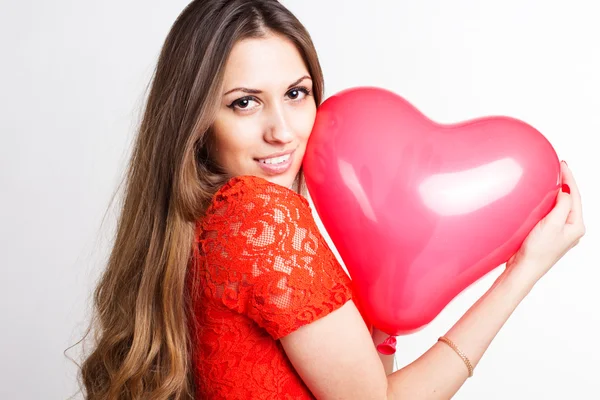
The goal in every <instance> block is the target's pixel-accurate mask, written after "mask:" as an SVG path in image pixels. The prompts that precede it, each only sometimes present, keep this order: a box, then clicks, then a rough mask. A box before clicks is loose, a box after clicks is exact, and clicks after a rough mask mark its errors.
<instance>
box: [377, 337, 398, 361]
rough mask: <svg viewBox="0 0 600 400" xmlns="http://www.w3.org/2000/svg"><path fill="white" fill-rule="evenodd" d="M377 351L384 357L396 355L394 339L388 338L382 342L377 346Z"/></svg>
mask: <svg viewBox="0 0 600 400" xmlns="http://www.w3.org/2000/svg"><path fill="white" fill-rule="evenodd" d="M377 351H378V352H380V353H381V354H384V355H386V356H389V355H392V354H394V353H396V337H395V336H389V337H388V338H387V339H385V340H384V341H383V342H381V343H380V344H378V345H377Z"/></svg>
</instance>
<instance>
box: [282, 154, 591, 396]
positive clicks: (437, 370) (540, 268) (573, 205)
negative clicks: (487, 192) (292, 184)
mask: <svg viewBox="0 0 600 400" xmlns="http://www.w3.org/2000/svg"><path fill="white" fill-rule="evenodd" d="M562 172H563V174H562V175H563V179H564V183H566V184H568V185H569V186H570V188H571V195H570V196H569V195H568V194H567V193H565V192H560V193H559V195H558V198H557V203H556V206H555V207H554V209H553V210H552V211H551V212H550V213H549V214H548V215H547V216H546V217H545V218H544V219H543V220H542V221H540V223H538V225H536V227H535V228H534V229H533V230H532V232H531V233H530V234H529V235H528V237H527V239H526V240H525V242H524V243H523V245H522V246H521V248H520V249H519V251H518V252H517V253H516V254H515V255H514V256H513V257H512V258H511V259H510V260H509V262H508V263H507V269H506V270H505V271H504V273H503V274H502V275H501V276H500V277H499V278H498V279H497V280H496V282H495V283H494V285H493V286H492V287H491V288H490V289H489V290H488V292H487V293H486V294H485V295H483V296H482V297H481V299H480V300H478V301H477V302H476V303H475V304H474V305H473V306H472V307H471V308H470V309H469V311H467V313H466V314H465V315H464V316H463V317H462V318H461V319H460V320H459V321H458V322H457V323H456V324H455V325H454V327H452V329H450V331H449V332H448V333H447V335H446V336H447V337H448V338H450V339H451V340H452V341H454V342H455V343H456V344H457V345H458V347H459V348H460V349H461V350H462V351H463V352H464V353H465V354H466V355H467V357H468V358H469V359H470V361H471V363H472V364H473V365H474V366H476V365H477V363H478V362H479V360H480V359H481V357H482V355H483V353H484V352H485V350H486V349H487V348H488V346H489V344H490V343H491V341H492V340H493V338H494V337H495V336H496V334H497V333H498V331H499V330H500V328H501V327H502V326H503V325H504V323H505V322H506V320H507V319H508V318H509V316H510V315H511V314H512V312H513V311H514V309H515V308H516V307H517V305H518V304H519V303H520V302H521V301H522V299H523V298H524V297H525V296H526V295H527V294H528V293H529V291H530V290H531V288H532V287H533V286H534V284H535V283H536V282H537V281H538V280H539V279H540V278H541V277H542V276H543V275H544V274H545V273H546V272H547V271H548V270H549V269H550V268H551V267H552V266H553V265H554V264H555V263H556V262H557V261H558V260H559V259H560V258H561V257H562V256H563V255H564V254H565V253H566V252H567V251H568V250H569V249H570V248H572V247H573V246H574V245H575V244H576V243H577V242H578V240H579V238H581V237H582V236H583V234H584V232H585V228H584V226H583V219H582V216H581V201H580V198H579V192H578V190H577V187H576V185H575V181H574V179H573V177H572V175H571V173H570V171H569V170H568V168H567V167H566V166H565V165H563V171H562ZM340 331H341V332H343V333H344V334H343V335H340V334H339V332H340ZM281 343H282V345H283V347H284V349H285V351H286V353H287V355H288V357H289V359H290V360H291V362H292V364H293V365H294V367H295V368H296V370H297V371H298V373H299V375H300V376H301V377H302V379H303V380H304V382H305V383H306V384H307V386H308V387H309V388H310V389H311V391H312V392H313V394H314V395H315V396H316V397H317V398H318V399H378V400H381V399H386V398H388V399H410V400H417V399H449V398H451V397H452V396H453V395H454V394H455V393H456V392H457V391H458V389H459V388H460V387H461V386H462V384H463V383H464V381H465V380H466V378H467V368H466V367H465V365H464V364H463V362H462V360H461V359H460V358H459V357H458V356H457V355H456V353H454V351H453V350H452V349H451V348H449V347H448V346H446V345H445V344H443V343H436V344H434V345H433V346H432V347H431V348H430V349H429V350H428V351H427V352H426V353H425V354H423V355H422V356H421V357H419V358H418V359H417V360H416V361H414V362H413V363H411V364H410V365H408V366H406V367H404V368H402V369H400V370H398V371H396V372H394V373H392V374H391V375H389V376H387V377H386V374H385V370H384V367H383V365H382V362H381V360H380V359H379V357H378V356H377V352H376V350H375V347H374V346H373V338H372V337H371V335H370V333H369V331H368V329H367V327H366V325H365V324H364V321H363V319H362V317H361V315H360V313H359V312H358V310H357V309H356V306H355V305H354V303H353V302H352V301H349V302H348V303H346V304H345V305H344V306H342V307H341V308H340V309H338V310H336V311H334V312H332V313H330V314H328V315H327V316H325V317H323V318H321V319H318V320H316V321H314V322H312V323H310V324H308V325H305V326H303V327H301V328H299V329H297V330H296V331H294V332H292V333H291V334H289V335H287V336H285V337H283V338H282V339H281Z"/></svg>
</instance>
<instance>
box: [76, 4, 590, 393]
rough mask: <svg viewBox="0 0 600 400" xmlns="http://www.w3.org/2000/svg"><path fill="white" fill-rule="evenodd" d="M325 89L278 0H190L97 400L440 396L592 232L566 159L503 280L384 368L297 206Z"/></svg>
mask: <svg viewBox="0 0 600 400" xmlns="http://www.w3.org/2000/svg"><path fill="white" fill-rule="evenodd" d="M322 95H323V77H322V73H321V69H320V66H319V62H318V59H317V55H316V52H315V49H314V47H313V44H312V42H311V39H310V37H309V35H308V33H307V32H306V31H305V29H304V28H303V26H302V25H301V24H300V23H299V22H298V21H297V20H296V18H295V17H294V16H293V15H292V14H291V13H290V12H289V11H288V10H286V9H285V8H284V7H283V6H282V5H280V4H279V3H278V2H276V1H275V0H210V1H209V0H204V1H194V2H192V3H191V4H190V5H189V6H188V7H187V8H186V9H185V10H184V11H183V13H182V14H181V15H180V16H179V18H178V19H177V21H176V22H175V24H174V26H173V27H172V29H171V32H170V33H169V35H168V37H167V39H166V42H165V44H164V47H163V50H162V53H161V55H160V59H159V61H158V65H157V69H156V72H155V76H154V79H153V83H152V88H151V91H150V94H149V98H148V102H147V105H146V110H145V114H144V118H143V121H142V124H141V127H140V130H139V134H138V137H137V141H136V143H135V147H134V151H133V155H132V159H131V163H130V167H129V171H128V175H127V186H126V192H125V199H124V204H123V210H122V213H121V217H120V220H119V225H118V231H117V237H116V242H115V246H114V248H113V250H112V253H111V255H110V259H109V262H108V268H107V270H106V272H105V273H104V275H103V277H102V280H101V282H100V284H99V286H98V288H97V290H96V292H95V303H96V307H97V311H98V318H97V323H98V334H97V345H96V348H95V349H94V351H93V353H92V354H91V355H90V356H89V357H88V358H87V359H86V361H85V362H84V364H83V366H82V377H83V382H84V385H85V389H86V392H87V396H88V398H90V399H117V398H118V399H191V398H203V399H204V398H214V399H220V398H234V399H240V398H290V399H291V398H294V399H295V398H302V399H304V398H313V397H316V398H320V399H321V398H322V399H328V398H343V399H354V398H355V399H370V398H373V399H382V398H402V399H421V398H422V399H447V398H450V397H452V395H453V394H454V393H456V391H457V390H458V389H459V388H460V386H461V385H462V384H463V383H464V381H465V379H466V378H467V377H468V376H469V375H470V374H471V373H472V369H473V368H474V367H475V366H476V365H477V363H478V361H479V360H480V358H481V356H482V355H483V353H484V351H485V350H486V349H487V347H488V346H489V344H490V342H491V340H492V339H493V338H494V336H495V335H496V333H497V332H498V331H499V329H500V328H501V327H502V325H503V324H504V322H505V321H506V320H507V318H508V317H509V316H510V314H511V313H512V312H513V310H514V309H515V307H516V306H517V305H518V304H519V303H520V301H521V300H522V299H523V298H524V297H525V296H526V294H527V293H528V292H529V290H530V289H531V288H532V287H533V285H534V284H535V283H536V282H537V281H538V280H539V279H540V278H541V277H542V276H543V275H544V274H545V273H546V272H547V271H548V270H549V269H550V268H551V267H552V266H553V265H554V264H555V263H556V261H558V259H560V258H561V257H562V255H564V253H565V252H566V251H568V250H569V249H570V248H571V247H573V246H574V245H575V244H576V243H577V241H578V239H579V238H580V237H581V236H583V234H584V227H583V222H582V216H581V203H580V198H579V192H578V190H577V186H576V184H575V181H574V180H573V176H572V175H571V172H570V171H569V169H568V167H567V166H566V164H564V163H563V164H562V174H563V177H564V178H563V179H564V185H563V191H561V193H559V195H558V198H557V204H556V206H555V208H554V209H553V210H552V211H551V212H550V214H548V216H547V217H546V218H545V219H544V220H542V221H541V222H540V223H539V224H538V225H537V226H536V227H535V229H534V230H533V231H532V232H531V233H530V235H529V236H528V238H527V239H526V241H525V243H524V244H523V246H522V247H521V249H520V250H519V251H518V252H517V253H516V254H515V255H514V256H513V257H512V258H511V259H510V261H509V262H508V263H507V268H506V270H505V271H504V272H503V274H502V275H501V276H500V277H499V278H498V280H497V281H496V283H495V284H494V285H493V287H492V288H491V289H490V290H489V291H488V292H487V293H486V294H485V295H484V296H483V297H482V298H481V299H480V300H479V301H478V302H477V303H476V304H475V305H474V306H473V307H472V308H471V309H470V310H469V311H468V312H467V313H466V314H465V315H464V316H463V317H462V318H461V320H460V321H459V322H458V323H457V324H456V325H455V326H454V327H453V328H452V329H451V330H450V331H449V332H448V333H447V334H446V335H445V336H444V338H445V339H444V340H443V341H440V342H438V343H436V344H434V345H433V346H432V347H431V349H429V350H428V351H427V352H426V353H425V354H423V355H422V356H421V357H420V358H419V359H418V360H416V361H415V362H413V363H412V364H410V365H408V366H407V367H405V368H402V369H400V370H399V371H396V372H394V373H391V366H390V361H391V359H390V358H389V357H387V358H386V356H381V357H379V356H378V354H377V352H376V350H375V346H374V341H375V343H376V344H377V343H379V342H380V341H381V334H380V333H378V332H375V334H374V335H373V336H372V335H371V334H370V332H369V329H368V327H367V326H366V324H365V323H364V321H363V319H362V318H361V316H360V314H359V312H358V311H357V309H356V307H355V305H354V303H353V301H352V299H351V297H352V296H351V290H350V281H349V279H348V278H347V276H346V275H345V274H344V272H343V270H342V269H341V267H340V266H339V264H338V263H337V262H336V260H335V257H334V256H333V255H332V254H331V252H330V250H329V249H328V248H327V245H326V243H325V242H324V240H323V238H322V237H321V236H320V234H319V232H318V229H317V227H316V225H315V223H314V221H313V220H312V217H311V214H310V209H309V207H308V203H307V201H306V200H305V199H304V198H303V197H302V196H301V195H300V193H302V192H303V191H302V173H301V163H302V158H303V154H304V150H305V147H306V142H307V140H308V137H309V135H310V131H311V128H312V125H313V122H314V118H315V114H316V108H317V106H318V105H319V104H320V102H321V99H322ZM569 188H570V190H569ZM292 189H293V190H292ZM569 191H570V194H569ZM340 332H344V334H343V335H342V334H340Z"/></svg>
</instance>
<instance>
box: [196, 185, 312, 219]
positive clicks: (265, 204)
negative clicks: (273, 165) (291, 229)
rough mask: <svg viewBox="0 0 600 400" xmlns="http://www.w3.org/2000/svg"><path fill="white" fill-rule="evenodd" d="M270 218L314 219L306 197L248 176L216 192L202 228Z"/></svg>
mask: <svg viewBox="0 0 600 400" xmlns="http://www.w3.org/2000/svg"><path fill="white" fill-rule="evenodd" d="M268 215H270V216H272V217H278V218H277V219H279V220H281V222H283V220H286V219H293V220H298V219H306V218H312V214H311V208H310V205H309V203H308V200H306V198H304V197H303V196H302V195H300V194H298V193H296V192H295V191H293V190H291V189H288V188H286V187H284V186H281V185H278V184H276V183H272V182H269V181H267V180H265V179H263V178H259V177H257V176H249V175H244V176H237V177H234V178H231V179H230V180H228V181H227V182H226V183H225V184H224V185H223V186H222V187H221V188H220V189H219V190H218V191H217V192H216V193H215V195H214V196H213V198H212V201H211V203H210V205H209V207H208V209H207V210H206V212H205V215H204V218H203V219H202V221H199V223H200V225H201V226H198V228H200V229H201V230H204V229H206V228H209V226H213V227H214V225H215V224H217V225H218V224H219V223H221V222H228V224H230V223H231V222H233V221H235V220H245V221H247V220H256V219H258V218H264V217H265V216H268Z"/></svg>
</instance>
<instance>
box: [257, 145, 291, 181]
mask: <svg viewBox="0 0 600 400" xmlns="http://www.w3.org/2000/svg"><path fill="white" fill-rule="evenodd" d="M293 160H294V150H292V151H286V152H282V153H275V154H271V155H270V156H268V157H265V158H256V159H255V161H256V162H257V163H258V165H259V166H260V167H261V168H262V170H263V171H264V172H266V173H267V174H269V175H277V174H282V173H284V172H286V171H287V170H288V169H289V168H290V166H291V165H292V161H293Z"/></svg>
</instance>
